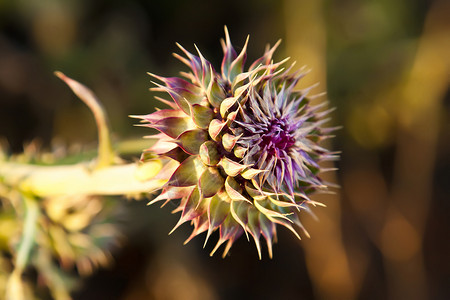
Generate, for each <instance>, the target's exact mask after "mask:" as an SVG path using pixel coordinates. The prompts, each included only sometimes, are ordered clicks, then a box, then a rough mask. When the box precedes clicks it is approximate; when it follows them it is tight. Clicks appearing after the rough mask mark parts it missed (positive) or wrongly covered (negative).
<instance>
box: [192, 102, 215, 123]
mask: <svg viewBox="0 0 450 300" xmlns="http://www.w3.org/2000/svg"><path fill="white" fill-rule="evenodd" d="M191 115H192V119H193V120H194V123H195V124H196V125H197V126H198V127H200V128H203V129H207V128H208V126H209V123H211V121H212V119H213V118H214V112H213V111H212V109H210V108H209V107H206V106H203V105H200V104H194V105H192V106H191Z"/></svg>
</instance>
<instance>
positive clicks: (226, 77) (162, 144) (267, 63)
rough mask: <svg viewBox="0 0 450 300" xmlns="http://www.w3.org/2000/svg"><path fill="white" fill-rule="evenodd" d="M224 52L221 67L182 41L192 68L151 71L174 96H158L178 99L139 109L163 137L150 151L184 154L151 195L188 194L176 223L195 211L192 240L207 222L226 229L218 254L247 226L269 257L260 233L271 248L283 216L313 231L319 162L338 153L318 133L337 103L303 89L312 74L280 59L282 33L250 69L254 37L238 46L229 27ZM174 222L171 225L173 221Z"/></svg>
mask: <svg viewBox="0 0 450 300" xmlns="http://www.w3.org/2000/svg"><path fill="white" fill-rule="evenodd" d="M221 42H222V48H223V52H224V57H223V61H222V66H221V71H220V72H219V71H216V69H214V67H213V66H212V65H211V63H210V62H209V61H208V60H206V59H205V58H204V57H203V55H202V54H201V53H200V51H199V50H198V49H197V52H198V55H194V54H192V53H190V52H188V51H187V50H185V49H184V48H183V47H182V46H181V45H178V44H177V45H178V47H179V48H180V49H181V51H182V52H183V53H184V55H185V56H180V55H178V54H174V55H175V57H176V58H178V59H179V60H180V61H182V62H183V63H184V64H186V65H187V66H188V67H189V68H190V72H188V73H185V72H182V73H181V75H182V76H183V77H184V78H179V77H169V78H166V77H161V76H157V75H154V74H150V75H151V76H152V77H154V78H156V79H157V80H159V81H161V82H162V83H163V84H160V83H156V82H153V83H154V84H155V85H156V86H157V87H156V88H153V90H156V91H163V92H166V93H167V94H169V95H170V97H171V98H172V100H173V101H169V100H165V99H161V98H158V99H159V100H161V101H162V102H163V103H165V104H167V105H168V106H169V107H170V108H168V109H162V110H158V111H156V112H154V113H152V114H149V115H143V116H134V117H137V118H140V119H141V121H142V122H143V123H144V124H143V126H148V127H150V128H154V129H157V130H158V131H159V133H158V134H156V135H154V136H153V137H154V138H157V142H156V144H155V145H154V146H153V147H152V148H150V149H148V150H147V151H145V152H144V154H143V157H144V158H145V157H146V154H147V152H150V153H156V154H158V155H159V156H161V157H168V158H171V159H172V160H174V161H177V162H178V163H179V166H178V167H177V168H176V170H175V171H174V172H172V173H170V175H169V176H168V177H167V179H168V181H167V183H166V184H165V185H164V186H163V187H162V192H161V194H160V195H159V196H158V197H157V198H155V199H154V200H153V201H151V202H150V204H151V203H155V202H158V201H161V200H166V201H165V203H167V202H169V201H172V200H175V199H181V201H180V204H179V206H178V207H177V208H176V209H175V211H174V212H181V217H180V219H179V221H178V223H177V224H176V226H175V228H174V229H173V230H175V229H176V228H177V227H179V226H180V225H181V224H183V223H185V222H188V221H191V223H192V225H193V226H194V230H193V232H192V234H191V236H190V237H189V238H188V239H187V240H186V242H185V243H187V242H189V241H190V240H191V239H192V238H193V237H195V236H196V235H198V234H200V233H202V232H205V231H206V241H205V245H206V242H207V241H208V239H209V237H210V235H211V233H212V232H214V231H216V230H218V231H219V232H220V236H219V240H218V242H217V244H216V246H215V247H214V249H213V250H212V252H211V255H213V254H214V252H215V251H216V250H217V249H218V248H219V247H220V246H221V245H222V244H223V243H225V242H227V243H226V246H225V250H224V252H223V256H225V255H226V254H227V253H228V251H229V249H230V247H231V246H232V244H233V242H234V241H235V240H236V239H238V238H239V237H240V236H241V235H242V234H245V235H246V236H247V239H249V235H251V236H252V238H253V239H254V241H255V244H256V248H257V250H258V255H259V257H260V258H261V246H260V237H261V235H262V236H263V237H264V239H265V240H266V243H267V248H268V252H269V256H270V257H272V243H273V241H274V240H275V239H276V225H281V226H284V227H286V228H288V229H289V230H290V231H292V232H293V233H294V234H295V235H296V236H297V237H298V238H300V236H299V234H298V233H297V231H296V229H295V228H294V226H298V227H300V228H301V229H303V231H304V232H305V234H306V235H307V236H308V233H307V232H306V230H305V229H304V227H303V226H302V224H301V222H300V219H299V212H300V211H302V210H306V211H308V204H312V205H316V204H318V203H316V202H314V201H312V200H311V199H310V198H309V195H310V194H311V193H313V192H315V191H320V190H324V189H326V188H327V186H326V184H325V183H324V182H323V180H322V179H321V177H320V176H319V173H321V172H322V171H323V170H322V169H321V167H320V166H319V164H318V163H319V162H320V161H323V160H330V159H333V158H335V155H334V153H331V152H330V151H328V150H327V149H324V148H323V147H321V146H320V145H319V142H321V141H322V140H324V139H325V138H327V137H329V136H328V134H329V133H330V132H331V131H332V130H333V129H332V128H323V127H322V125H323V124H324V123H325V122H327V119H325V118H324V117H325V116H326V115H327V114H328V113H329V111H324V110H323V109H322V108H323V107H324V106H326V102H324V103H322V104H320V105H311V103H310V100H311V98H308V97H307V93H308V91H309V90H310V89H307V90H303V91H298V90H295V86H296V84H297V82H298V81H299V80H300V79H301V78H302V77H303V76H304V75H305V73H302V72H301V71H298V72H294V73H291V69H292V66H293V65H294V64H292V65H291V66H290V67H289V68H287V69H286V70H285V69H284V68H282V66H283V65H284V64H285V63H286V61H287V60H288V59H285V60H283V61H281V62H278V63H274V62H273V61H272V55H273V53H274V51H275V49H276V48H277V47H278V45H279V43H280V42H277V43H276V44H275V45H274V46H273V47H272V48H270V47H267V49H266V51H265V53H264V55H263V56H262V57H261V58H259V59H257V60H256V61H254V62H253V63H252V64H251V65H250V67H249V68H248V69H247V70H246V71H244V63H245V60H246V50H247V44H248V38H247V40H246V42H245V45H244V47H243V48H242V50H241V52H240V53H239V54H238V53H237V52H236V51H235V49H234V48H233V46H232V45H231V42H230V38H229V34H228V30H227V28H226V27H225V41H224V40H222V41H221ZM173 230H172V231H173Z"/></svg>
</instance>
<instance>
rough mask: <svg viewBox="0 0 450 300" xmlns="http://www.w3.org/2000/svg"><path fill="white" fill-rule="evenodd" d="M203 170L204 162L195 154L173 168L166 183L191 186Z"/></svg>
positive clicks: (195, 182)
mask: <svg viewBox="0 0 450 300" xmlns="http://www.w3.org/2000/svg"><path fill="white" fill-rule="evenodd" d="M204 171H205V166H204V164H203V163H202V162H201V161H200V159H199V158H198V157H197V156H190V157H188V158H187V159H186V160H185V161H183V163H182V164H181V165H180V166H179V167H178V168H177V169H176V170H175V172H174V173H173V174H172V177H170V179H169V182H168V185H170V186H192V185H196V184H197V183H198V180H199V178H200V176H201V174H203V172H204Z"/></svg>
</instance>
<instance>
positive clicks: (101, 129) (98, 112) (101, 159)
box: [55, 71, 115, 169]
mask: <svg viewBox="0 0 450 300" xmlns="http://www.w3.org/2000/svg"><path fill="white" fill-rule="evenodd" d="M55 75H56V76H58V77H59V78H60V79H61V80H62V81H64V82H65V83H66V84H67V85H68V86H69V87H70V88H71V89H72V91H73V92H74V93H75V95H77V96H78V98H80V99H81V100H82V101H83V102H84V103H85V104H86V105H87V106H88V107H89V109H90V110H91V111H92V113H93V114H94V118H95V122H96V123H97V130H98V160H97V165H96V168H99V169H100V168H104V167H106V166H108V165H111V164H112V163H113V162H114V158H115V155H114V151H113V148H112V144H111V137H110V133H109V127H108V118H107V115H106V113H105V109H104V108H103V106H102V105H101V103H100V101H99V100H98V99H97V97H96V96H95V95H94V93H93V92H92V91H91V90H90V89H89V88H87V87H86V86H85V85H83V84H81V83H79V82H77V81H75V80H73V79H72V78H69V77H67V76H66V75H64V74H63V73H62V72H59V71H56V72H55Z"/></svg>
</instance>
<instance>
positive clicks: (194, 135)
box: [177, 129, 208, 155]
mask: <svg viewBox="0 0 450 300" xmlns="http://www.w3.org/2000/svg"><path fill="white" fill-rule="evenodd" d="M207 138H208V134H207V133H206V131H205V130H203V129H194V130H188V131H185V132H183V133H182V134H180V135H179V136H178V142H177V144H179V145H180V147H181V148H183V150H184V151H186V152H187V153H189V154H192V155H195V154H198V153H199V149H200V146H201V145H202V144H203V143H204V142H205V141H206V140H207Z"/></svg>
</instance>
